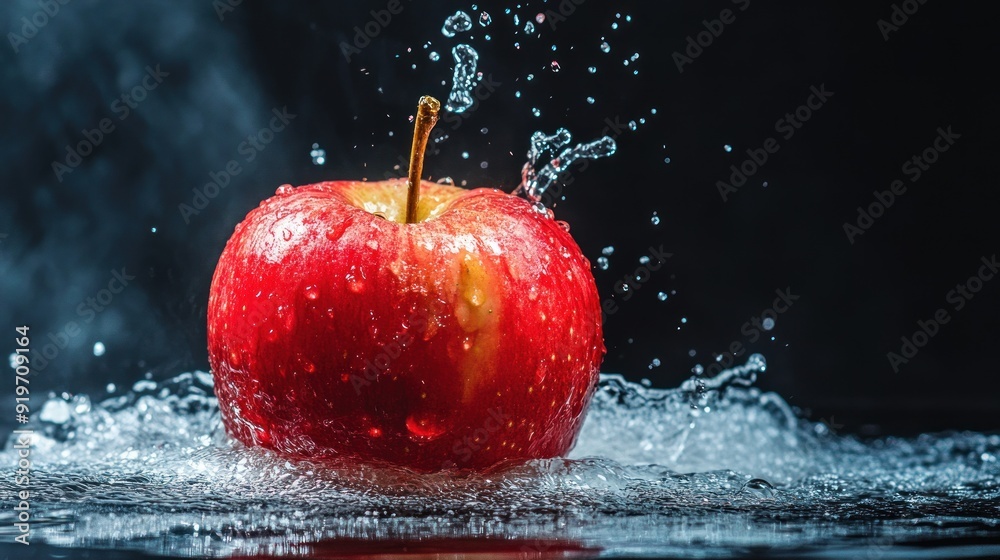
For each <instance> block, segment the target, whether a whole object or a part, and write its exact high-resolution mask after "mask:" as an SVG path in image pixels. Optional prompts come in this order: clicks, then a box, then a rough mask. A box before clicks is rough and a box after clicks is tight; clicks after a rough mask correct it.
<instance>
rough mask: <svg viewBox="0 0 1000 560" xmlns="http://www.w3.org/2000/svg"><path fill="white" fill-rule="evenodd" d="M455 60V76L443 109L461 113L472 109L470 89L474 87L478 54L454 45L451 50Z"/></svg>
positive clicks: (466, 46)
mask: <svg viewBox="0 0 1000 560" xmlns="http://www.w3.org/2000/svg"><path fill="white" fill-rule="evenodd" d="M451 56H452V58H454V59H455V75H454V76H453V78H452V88H451V93H450V94H448V102H447V103H445V106H444V108H445V109H446V110H448V111H451V112H453V113H461V112H464V111H465V110H467V109H468V108H469V107H472V104H473V103H474V102H475V101H473V99H472V88H473V86H475V85H476V80H477V77H476V63H477V62H478V61H479V53H477V52H476V49H474V48H472V47H470V46H469V45H464V44H463V45H456V46H455V48H453V49H452V50H451Z"/></svg>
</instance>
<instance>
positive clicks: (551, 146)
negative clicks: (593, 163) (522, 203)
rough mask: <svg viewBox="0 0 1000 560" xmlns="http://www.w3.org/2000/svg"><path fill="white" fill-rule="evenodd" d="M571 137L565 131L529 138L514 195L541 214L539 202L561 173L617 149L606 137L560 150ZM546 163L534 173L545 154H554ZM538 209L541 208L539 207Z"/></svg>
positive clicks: (541, 206) (538, 134)
mask: <svg viewBox="0 0 1000 560" xmlns="http://www.w3.org/2000/svg"><path fill="white" fill-rule="evenodd" d="M571 139H572V136H571V135H570V133H569V131H568V130H566V129H565V128H560V129H559V130H557V131H556V133H555V134H553V135H552V136H546V135H545V133H543V132H541V131H539V132H535V133H534V134H532V135H531V146H530V148H529V149H528V161H527V163H525V164H524V167H523V168H522V169H521V184H520V185H519V186H518V187H517V189H515V191H514V193H515V194H518V193H524V195H525V196H526V197H527V198H528V200H530V201H532V202H535V203H536V207H539V210H544V209H545V207H544V205H541V199H542V197H543V196H544V195H545V191H547V190H548V189H549V187H551V186H552V184H553V183H555V182H556V181H557V180H558V179H559V176H560V175H561V174H562V173H564V172H565V171H566V170H567V169H569V167H570V166H571V165H573V163H574V162H575V161H577V160H578V159H598V158H602V157H608V156H611V155H614V153H615V151H616V150H617V149H618V146H617V144H615V140H614V138H611V137H610V136H605V137H603V138H600V139H598V140H594V141H593V142H586V143H583V144H577V145H576V146H573V147H572V148H563V147H564V146H566V145H568V144H569V143H570V140H571ZM560 148H562V151H559V152H558V155H555V157H553V158H552V159H551V160H549V162H548V163H547V164H546V165H545V166H544V167H542V169H541V170H538V171H536V167H535V166H536V165H537V164H538V161H539V159H541V157H542V155H544V154H545V153H546V152H549V153H551V154H556V153H557V150H559V149H560ZM539 205H540V206H539Z"/></svg>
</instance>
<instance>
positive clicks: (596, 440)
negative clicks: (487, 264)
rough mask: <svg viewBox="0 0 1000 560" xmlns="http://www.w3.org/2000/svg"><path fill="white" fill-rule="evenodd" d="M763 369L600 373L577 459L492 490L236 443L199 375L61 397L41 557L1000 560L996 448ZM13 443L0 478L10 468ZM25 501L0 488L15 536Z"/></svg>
mask: <svg viewBox="0 0 1000 560" xmlns="http://www.w3.org/2000/svg"><path fill="white" fill-rule="evenodd" d="M765 370H766V365H765V363H764V360H763V358H762V357H760V356H759V355H755V356H752V357H751V358H750V360H749V361H748V362H747V363H746V364H745V365H744V366H741V367H737V368H734V369H731V370H725V371H723V372H721V373H719V375H717V376H716V377H714V378H702V377H695V378H692V379H690V380H688V381H687V382H685V383H684V384H682V386H681V387H679V388H678V389H653V388H648V387H645V386H643V385H638V384H633V383H629V382H627V381H625V379H624V378H622V377H621V376H618V375H602V377H601V382H600V385H599V387H598V390H597V392H596V394H595V396H594V400H593V403H592V405H591V409H590V412H589V414H588V417H587V419H586V422H585V424H584V426H583V430H582V432H581V434H580V437H579V440H578V443H577V445H576V448H575V449H574V450H573V452H572V453H571V455H570V457H569V458H566V459H551V460H539V461H532V462H528V463H525V464H520V465H512V466H509V467H507V468H505V469H503V470H501V471H499V472H494V473H491V474H483V475H479V474H462V475H455V474H454V473H440V474H431V475H417V474H413V473H410V472H407V471H403V470H395V469H388V468H375V467H363V466H356V465H355V466H352V465H347V464H341V465H325V466H321V465H317V464H311V463H308V462H291V461H288V460H286V459H283V458H280V457H278V456H275V455H274V454H273V453H271V452H268V451H264V450H260V449H248V448H245V447H243V446H241V445H239V444H236V443H233V442H231V441H230V440H229V439H228V438H227V437H226V436H225V434H224V431H223V430H222V428H221V425H220V421H219V410H218V403H217V401H216V399H215V398H214V396H213V394H212V378H211V376H210V375H209V374H206V373H201V372H196V373H188V374H183V375H180V376H178V377H176V378H173V379H170V380H168V381H165V382H162V383H155V382H152V381H148V380H143V381H140V382H138V383H136V384H135V386H134V387H133V388H132V391H130V392H129V393H127V394H125V395H122V396H118V397H113V398H111V399H108V400H105V401H104V402H101V403H99V404H91V402H90V400H89V399H88V398H87V397H85V396H74V397H71V398H62V397H55V398H52V399H50V400H49V401H48V402H47V403H46V404H45V405H44V407H43V409H42V410H43V411H44V414H40V415H39V419H41V420H44V421H43V422H41V424H40V425H37V426H33V429H34V430H35V436H34V447H33V448H32V455H31V460H32V485H33V486H32V497H33V501H32V502H31V511H32V516H33V517H32V521H33V525H32V538H33V543H37V542H40V541H44V542H45V543H47V544H50V545H55V546H57V547H68V548H83V547H87V548H130V549H134V550H139V551H143V552H146V553H150V554H168V555H173V556H187V557H219V556H229V555H239V556H254V555H262V554H291V555H321V554H320V553H321V552H323V551H324V550H337V551H338V553H339V554H346V553H347V552H346V551H348V550H351V547H356V546H359V544H358V543H359V541H358V540H357V539H362V538H363V539H364V541H363V542H364V543H367V544H366V547H367V548H365V549H364V550H363V551H360V552H358V554H360V553H361V552H366V553H368V554H372V553H374V552H378V551H379V550H383V551H391V550H392V549H393V547H398V546H399V545H400V543H401V542H403V541H412V540H414V539H421V540H424V539H427V535H429V534H430V535H436V536H438V537H439V539H440V541H441V542H439V543H438V544H439V545H441V546H445V547H446V548H447V547H452V548H455V549H459V550H461V549H462V547H463V546H466V545H468V542H467V541H468V539H470V538H473V537H474V538H476V539H480V540H482V539H487V541H486V542H487V543H493V544H492V545H491V546H494V547H498V548H497V550H506V549H504V548H503V546H504V544H503V543H506V544H508V545H509V544H510V543H515V544H516V546H515V547H514V548H513V550H514V551H515V552H516V551H519V550H521V551H523V550H525V548H524V547H527V549H526V550H528V551H533V550H534V551H536V552H544V551H553V550H555V551H556V552H558V551H559V550H560V549H563V548H565V549H567V550H577V551H590V552H591V553H596V552H599V551H603V552H604V553H605V554H608V555H616V554H618V555H622V554H627V555H630V556H631V555H670V556H674V557H705V556H712V557H717V556H718V557H721V556H732V555H734V554H738V553H739V551H742V550H746V549H748V548H751V547H752V548H754V549H755V550H758V553H759V554H764V553H765V551H770V552H771V553H773V554H774V555H775V556H780V555H782V554H784V555H786V556H787V555H788V554H793V555H795V556H797V557H801V556H808V555H810V553H812V554H819V551H820V550H823V549H824V548H825V547H835V548H834V549H833V550H839V551H841V552H842V555H843V556H845V557H866V558H874V557H879V556H882V555H888V557H895V558H903V557H906V558H909V557H913V556H912V552H913V551H914V550H917V549H913V548H910V545H913V544H919V543H921V542H932V541H935V540H937V541H939V542H940V541H941V540H942V539H945V541H944V542H951V543H953V544H962V543H963V540H962V539H966V541H964V542H966V543H968V544H967V545H966V546H965V547H964V548H963V550H962V552H963V554H962V555H963V556H975V555H980V556H987V555H991V554H997V553H998V552H1000V549H998V547H997V546H995V545H988V544H983V543H984V542H989V540H990V539H992V540H993V541H995V540H996V539H997V538H1000V520H998V511H1000V462H998V461H997V460H996V457H998V456H1000V436H997V435H984V434H975V433H958V434H950V435H942V436H930V435H927V436H921V437H919V438H916V439H898V438H886V439H882V440H878V441H874V442H869V443H864V442H861V441H859V440H857V439H854V438H850V437H840V436H836V435H834V434H831V433H830V432H829V431H828V430H826V429H825V426H824V425H822V424H813V423H810V422H806V421H804V420H802V419H800V418H797V417H796V416H795V415H794V414H793V413H792V411H791V409H790V407H789V406H788V404H787V403H785V401H784V400H783V399H781V397H779V396H778V395H776V394H773V393H766V392H763V391H761V390H759V389H757V388H756V387H754V386H753V381H754V378H755V377H756V375H758V374H760V373H762V372H764V371H765ZM14 445H16V439H11V441H10V442H9V443H8V445H7V447H6V449H5V450H4V451H3V452H0V463H2V464H8V465H15V464H16V449H14V447H13V446H14ZM15 490H16V487H15V486H14V485H13V477H3V478H2V479H0V496H2V498H0V500H2V501H3V502H4V504H3V505H4V507H3V508H2V509H0V526H2V527H6V529H0V531H5V532H6V534H8V535H10V534H11V533H12V531H13V523H14V520H15V513H16V512H15V511H14V510H13V506H14V505H16V504H15V502H13V501H12V498H11V496H14V495H15V494H14V492H15ZM490 539H496V540H495V541H493V540H490ZM947 539H950V541H949V540H947ZM463 543H464V544H463ZM380 546H381V548H379V547H380ZM487 550H489V549H487ZM919 550H920V551H921V557H925V558H926V557H933V556H934V555H933V554H932V552H933V549H930V548H926V547H924V548H921V549H919ZM944 550H946V551H949V553H954V551H955V550H956V549H955V548H954V547H952V548H947V549H944ZM907 551H910V555H908V554H907Z"/></svg>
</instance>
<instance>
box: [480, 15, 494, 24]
mask: <svg viewBox="0 0 1000 560" xmlns="http://www.w3.org/2000/svg"><path fill="white" fill-rule="evenodd" d="M491 23H493V18H492V17H490V14H489V13H488V12H483V13H481V14H479V25H482V26H483V27H486V26H487V25H489V24H491Z"/></svg>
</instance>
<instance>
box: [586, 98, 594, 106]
mask: <svg viewBox="0 0 1000 560" xmlns="http://www.w3.org/2000/svg"><path fill="white" fill-rule="evenodd" d="M594 101H596V99H594V98H593V97H588V98H587V103H589V104H591V105H593V104H594Z"/></svg>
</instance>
